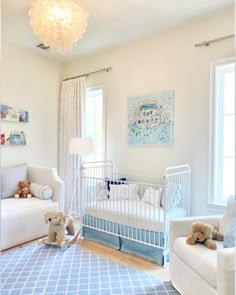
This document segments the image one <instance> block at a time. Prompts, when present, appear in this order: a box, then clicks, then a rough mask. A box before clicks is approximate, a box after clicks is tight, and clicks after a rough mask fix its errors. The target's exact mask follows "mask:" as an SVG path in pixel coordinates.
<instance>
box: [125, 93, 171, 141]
mask: <svg viewBox="0 0 236 295" xmlns="http://www.w3.org/2000/svg"><path fill="white" fill-rule="evenodd" d="M173 107H174V90H165V91H161V92H157V93H151V94H147V95H143V96H131V97H128V144H134V145H140V144H147V145H149V144H150V145H152V144H158V145H171V144H173V125H174V121H173Z"/></svg>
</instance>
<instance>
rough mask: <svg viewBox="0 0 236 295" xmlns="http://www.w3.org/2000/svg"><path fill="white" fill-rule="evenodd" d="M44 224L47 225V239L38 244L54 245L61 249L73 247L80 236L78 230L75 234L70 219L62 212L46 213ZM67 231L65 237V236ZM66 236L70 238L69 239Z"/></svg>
mask: <svg viewBox="0 0 236 295" xmlns="http://www.w3.org/2000/svg"><path fill="white" fill-rule="evenodd" d="M44 217H45V222H46V223H47V224H49V229H48V237H47V238H43V239H40V240H39V244H47V245H55V246H59V247H61V248H63V247H68V246H71V245H73V244H74V243H75V242H76V241H77V239H78V236H79V234H80V229H79V230H78V232H77V233H75V228H74V223H73V219H72V217H70V216H68V215H65V213H63V212H62V211H56V210H55V211H48V212H47V213H46V214H45V215H44ZM66 231H67V235H66ZM66 236H70V237H69V239H67V238H66Z"/></svg>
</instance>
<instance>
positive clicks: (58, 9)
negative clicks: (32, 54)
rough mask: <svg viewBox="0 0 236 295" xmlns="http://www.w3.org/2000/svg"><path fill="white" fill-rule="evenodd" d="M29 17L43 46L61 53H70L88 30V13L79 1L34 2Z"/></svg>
mask: <svg viewBox="0 0 236 295" xmlns="http://www.w3.org/2000/svg"><path fill="white" fill-rule="evenodd" d="M29 16H30V25H31V27H32V29H33V32H34V33H35V34H36V35H37V36H38V37H39V39H40V40H41V41H42V42H43V44H44V45H45V46H49V47H50V48H51V49H53V50H55V51H57V52H60V53H66V52H68V51H70V50H71V49H72V48H73V47H74V46H75V43H76V42H77V41H78V40H79V39H80V38H82V37H83V34H84V33H85V31H86V28H87V18H88V15H87V12H86V11H85V9H84V8H83V7H82V6H81V5H80V4H79V2H78V1H77V0H32V2H31V7H30V9H29Z"/></svg>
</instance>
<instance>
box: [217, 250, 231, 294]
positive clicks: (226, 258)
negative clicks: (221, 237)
mask: <svg viewBox="0 0 236 295" xmlns="http://www.w3.org/2000/svg"><path fill="white" fill-rule="evenodd" d="M234 259H235V248H225V249H220V250H219V251H218V252H217V294H219V295H224V294H227V295H234V294H235V264H234Z"/></svg>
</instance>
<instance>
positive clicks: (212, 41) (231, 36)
mask: <svg viewBox="0 0 236 295" xmlns="http://www.w3.org/2000/svg"><path fill="white" fill-rule="evenodd" d="M233 37H234V34H231V35H227V36H224V37H220V38H216V39H212V40H209V41H204V42H201V43H197V44H195V45H194V46H195V47H199V46H208V45H210V44H211V43H214V42H218V41H222V40H225V39H229V38H233Z"/></svg>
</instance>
